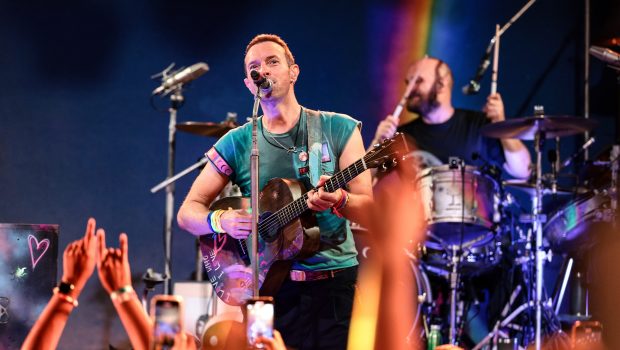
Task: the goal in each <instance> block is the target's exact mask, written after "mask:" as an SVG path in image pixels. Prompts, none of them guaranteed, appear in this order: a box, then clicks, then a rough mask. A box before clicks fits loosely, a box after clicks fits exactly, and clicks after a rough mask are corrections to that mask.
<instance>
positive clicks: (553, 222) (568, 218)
mask: <svg viewBox="0 0 620 350" xmlns="http://www.w3.org/2000/svg"><path fill="white" fill-rule="evenodd" d="M612 220H613V211H612V209H611V198H610V197H609V195H608V194H607V192H606V191H602V192H599V193H596V194H592V195H589V196H586V197H583V198H578V199H576V200H574V201H571V202H569V203H568V204H567V205H565V206H564V207H562V208H561V209H560V210H558V211H557V212H555V213H554V214H553V216H551V218H550V219H549V221H548V222H547V224H546V225H545V226H544V227H543V234H544V236H545V238H546V239H547V241H549V244H550V245H551V248H552V249H553V250H554V251H557V252H572V251H577V250H581V249H586V248H589V247H591V246H592V245H593V244H594V243H596V234H595V231H596V228H597V227H599V226H601V225H606V224H609V223H611V222H612Z"/></svg>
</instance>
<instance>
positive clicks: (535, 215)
mask: <svg viewBox="0 0 620 350" xmlns="http://www.w3.org/2000/svg"><path fill="white" fill-rule="evenodd" d="M534 109H535V112H536V113H535V114H537V113H538V114H540V115H543V111H542V106H535V107H534ZM537 123H538V122H537ZM544 142H545V132H544V131H540V128H537V131H536V134H535V136H534V149H535V152H536V195H535V196H534V197H533V198H532V230H533V231H534V234H535V235H536V245H535V252H536V269H535V272H536V283H535V286H536V290H535V292H534V305H535V310H536V324H535V332H536V335H535V346H536V347H535V348H536V350H540V348H541V328H542V306H543V305H542V304H543V300H542V291H543V259H544V258H545V256H546V253H545V251H544V250H543V232H542V224H543V223H544V221H545V218H544V215H543V214H542V197H543V187H542V149H543V146H544Z"/></svg>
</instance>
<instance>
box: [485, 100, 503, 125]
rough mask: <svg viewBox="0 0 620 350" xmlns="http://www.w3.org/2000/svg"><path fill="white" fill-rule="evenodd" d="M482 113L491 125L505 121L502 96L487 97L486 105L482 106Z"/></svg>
mask: <svg viewBox="0 0 620 350" xmlns="http://www.w3.org/2000/svg"><path fill="white" fill-rule="evenodd" d="M482 111H483V112H484V113H485V114H486V115H487V118H489V119H490V120H491V122H492V123H497V122H501V121H504V120H506V115H505V114H504V102H503V101H502V96H501V95H500V94H499V93H495V94H491V95H489V97H487V103H486V104H485V105H484V108H483V109H482Z"/></svg>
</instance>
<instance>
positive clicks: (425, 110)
mask: <svg viewBox="0 0 620 350" xmlns="http://www.w3.org/2000/svg"><path fill="white" fill-rule="evenodd" d="M415 97H418V100H417V101H414V98H415ZM407 102H408V103H407V110H408V111H409V112H413V113H416V114H419V115H420V116H422V117H423V116H426V115H428V114H430V113H431V112H432V111H434V110H435V109H437V108H438V107H439V102H438V101H437V86H436V85H435V84H433V87H432V88H431V90H430V91H429V92H428V96H426V97H424V96H422V95H421V94H415V95H412V96H411V97H409V100H408V101H407Z"/></svg>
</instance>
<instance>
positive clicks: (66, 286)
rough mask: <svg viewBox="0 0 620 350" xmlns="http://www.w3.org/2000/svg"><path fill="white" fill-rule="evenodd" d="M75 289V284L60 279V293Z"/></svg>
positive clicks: (67, 292)
mask: <svg viewBox="0 0 620 350" xmlns="http://www.w3.org/2000/svg"><path fill="white" fill-rule="evenodd" d="M73 289H75V285H73V284H71V283H67V282H65V281H60V283H59V284H58V293H62V294H65V295H67V294H69V293H70V292H71V291H72V290H73Z"/></svg>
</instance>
